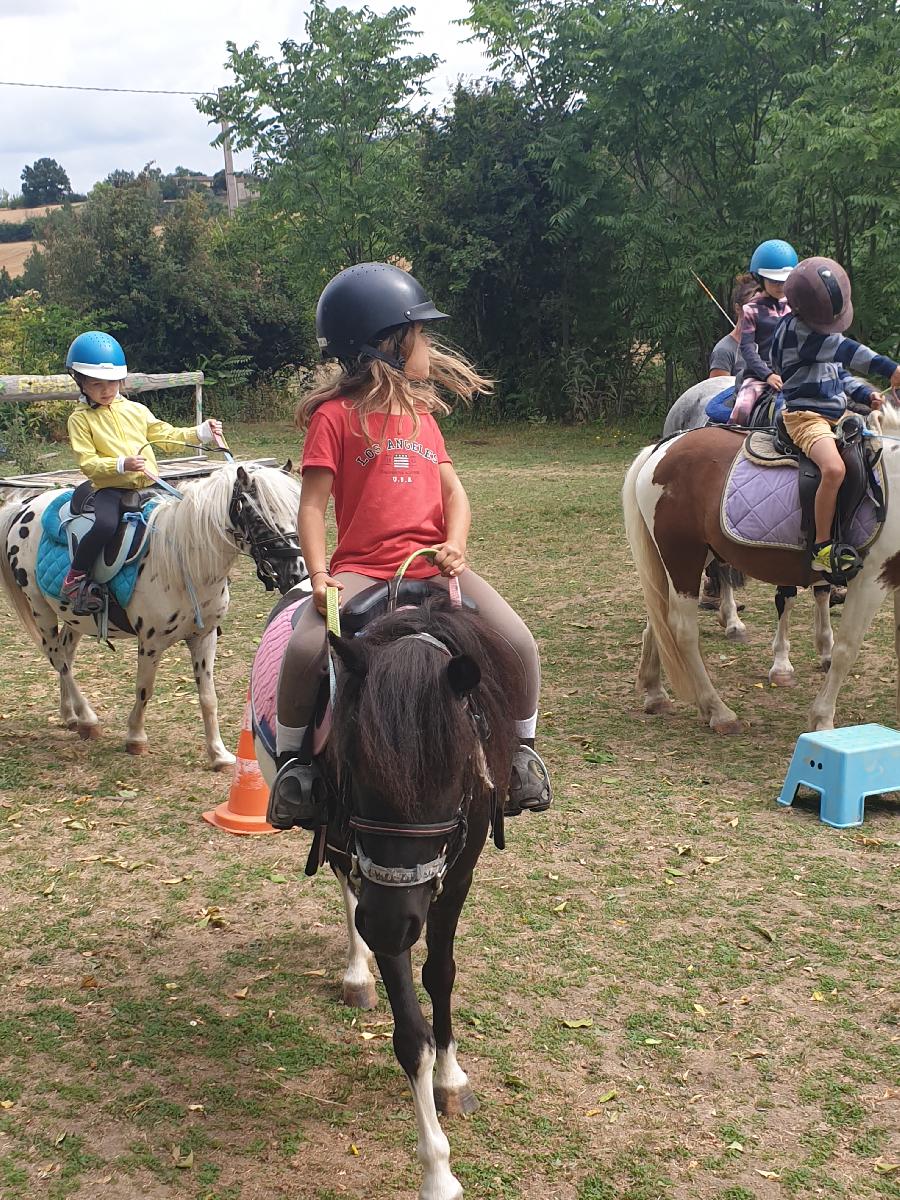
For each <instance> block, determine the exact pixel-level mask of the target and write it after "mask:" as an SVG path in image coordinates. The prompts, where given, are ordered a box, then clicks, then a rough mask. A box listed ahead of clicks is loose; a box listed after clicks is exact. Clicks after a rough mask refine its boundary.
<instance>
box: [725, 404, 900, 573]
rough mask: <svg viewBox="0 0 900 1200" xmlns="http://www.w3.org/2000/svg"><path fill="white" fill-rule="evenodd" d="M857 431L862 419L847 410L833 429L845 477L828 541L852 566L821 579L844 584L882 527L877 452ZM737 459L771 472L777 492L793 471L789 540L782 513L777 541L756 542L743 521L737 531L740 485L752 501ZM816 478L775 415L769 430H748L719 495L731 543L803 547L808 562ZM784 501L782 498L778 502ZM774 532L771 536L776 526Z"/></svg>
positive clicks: (758, 503) (768, 538) (881, 485)
mask: <svg viewBox="0 0 900 1200" xmlns="http://www.w3.org/2000/svg"><path fill="white" fill-rule="evenodd" d="M863 428H864V425H863V421H862V419H861V418H860V417H859V416H858V415H857V414H856V413H852V412H851V413H847V414H845V416H844V417H843V418H842V419H841V421H840V423H839V424H838V426H837V428H836V429H835V433H836V435H837V446H838V450H839V451H840V454H841V458H842V459H843V462H844V466H845V469H846V474H845V477H844V482H843V484H842V486H841V490H840V492H839V493H838V500H837V509H836V512H835V519H834V524H833V527H832V542H833V544H834V547H835V554H836V556H837V554H842V555H844V556H846V557H848V558H851V559H853V565H852V566H851V567H850V568H849V569H848V570H846V571H844V572H842V573H841V574H840V576H839V575H837V574H836V573H835V574H833V575H832V574H829V575H826V578H827V579H828V580H829V582H831V583H846V582H848V581H849V580H850V579H852V578H853V577H854V576H855V575H857V574H858V573H859V571H860V570H861V569H862V565H863V553H861V552H864V551H865V549H867V548H868V546H869V545H871V543H872V542H873V541H874V540H875V537H877V535H878V533H879V531H880V529H881V526H882V525H883V524H884V519H885V514H886V499H885V488H884V480H883V475H882V474H881V471H880V469H879V460H880V458H881V449H880V448H877V449H876V448H874V447H873V446H872V443H871V442H870V441H868V440H866V439H865V438H863V436H862V431H863ZM742 461H743V463H745V464H751V465H752V466H753V467H754V468H758V467H762V468H769V469H771V487H772V489H773V490H775V491H777V490H779V489H780V490H781V491H782V492H783V493H786V492H787V491H788V489H789V487H790V480H787V479H786V478H785V476H786V475H789V476H792V477H793V473H794V471H796V472H797V474H796V476H795V477H794V478H795V480H796V492H794V495H795V497H796V496H797V495H799V530H797V531H794V530H792V531H791V532H792V535H793V536H791V535H788V533H787V528H788V526H789V525H790V517H791V514H790V513H788V512H785V513H784V515H783V518H782V520H781V522H779V524H780V525H781V527H782V532H783V533H784V538H783V540H779V539H778V537H777V536H776V537H773V536H761V535H760V534H759V533H758V532H757V539H758V540H757V539H754V538H752V537H750V536H748V535H747V529H748V523H747V522H745V523H744V526H743V528H741V529H738V527H737V526H738V522H736V521H735V516H736V514H737V513H738V511H739V510H738V508H737V507H736V506H735V504H734V499H735V495H734V494H735V492H737V491H740V490H741V488H742V487H743V488H744V491H745V500H747V501H750V502H751V503H752V502H753V499H754V497H753V493H752V490H751V488H750V486H749V483H750V481H747V480H746V479H743V480H742V478H741V469H740V467H739V464H740V463H741V462H742ZM767 474H769V472H767V471H764V472H763V475H767ZM820 478H821V472H820V471H819V468H818V467H817V466H816V464H815V463H814V462H813V461H812V460H811V459H810V458H808V457H807V456H806V455H805V454H803V452H802V451H801V450H800V449H799V447H798V446H796V445H795V444H794V442H793V441H792V440H791V438H790V435H789V434H788V432H787V429H786V428H785V426H784V422H783V420H782V417H781V414H780V413H779V414H778V415H777V416H776V418H775V424H774V428H772V429H759V430H754V431H753V432H751V433H750V434H749V436H748V437H747V438H746V439H745V442H744V446H743V449H742V451H741V453H740V454H739V455H738V458H737V460H736V462H735V466H734V467H732V470H731V472H730V474H729V479H728V483H727V485H726V490H725V496H723V529H724V531H725V532H726V533H727V534H728V535H729V537H732V538H733V539H734V540H736V541H744V542H747V543H749V544H755V545H760V544H763V543H768V544H770V545H783V546H785V548H791V549H803V550H805V551H806V553H807V554H808V555H809V557H810V559H812V554H813V545H814V541H815V511H814V510H815V497H816V491H817V489H818V486H819V480H820ZM767 490H768V489H767ZM785 502H786V497H785V500H783V501H782V503H785ZM794 503H796V500H795V501H794ZM755 506H756V507H757V509H758V508H760V507H761V497H759V496H756V498H755ZM770 532H771V531H770ZM774 532H776V533H777V527H776V530H775V531H774Z"/></svg>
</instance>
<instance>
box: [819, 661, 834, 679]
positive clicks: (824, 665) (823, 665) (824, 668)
mask: <svg viewBox="0 0 900 1200" xmlns="http://www.w3.org/2000/svg"><path fill="white" fill-rule="evenodd" d="M819 670H820V671H821V672H822V674H823V675H827V674H828V672H829V671H830V670H831V659H830V658H823V659H822V661H821V662H820V663H819Z"/></svg>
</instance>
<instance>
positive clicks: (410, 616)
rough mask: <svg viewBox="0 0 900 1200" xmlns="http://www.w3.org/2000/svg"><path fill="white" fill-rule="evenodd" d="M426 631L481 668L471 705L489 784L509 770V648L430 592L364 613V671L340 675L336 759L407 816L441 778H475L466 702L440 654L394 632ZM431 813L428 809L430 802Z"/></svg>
mask: <svg viewBox="0 0 900 1200" xmlns="http://www.w3.org/2000/svg"><path fill="white" fill-rule="evenodd" d="M413 633H429V634H431V636H432V637H435V638H437V639H438V641H440V642H443V644H444V645H445V646H446V647H447V649H448V650H450V652H451V653H452V654H454V655H456V654H467V655H469V657H471V658H473V659H474V660H475V662H477V663H478V666H479V668H480V670H481V682H480V683H479V684H478V686H477V687H476V688H475V689H474V690H473V691H472V693H471V694H470V703H471V705H472V706H474V708H475V710H476V711H477V713H478V714H479V717H480V718H482V719H483V727H484V728H485V729H486V730H488V731H489V733H488V735H487V736H484V737H483V739H482V748H483V751H484V756H485V761H486V766H487V769H488V772H489V774H490V777H491V778H492V779H493V780H495V781H496V783H497V784H498V786H500V787H505V786H506V782H507V780H508V778H509V772H510V765H511V762H512V754H513V748H514V745H515V738H514V723H513V718H512V709H511V704H510V697H511V693H512V691H513V688H514V683H515V679H516V671H517V669H518V665H517V663H516V661H515V659H514V658H513V657H512V654H511V651H510V650H509V648H508V646H507V645H506V643H505V642H503V641H502V640H501V639H500V638H498V637H497V635H496V634H495V633H494V632H493V631H492V630H491V629H490V628H489V627H488V626H487V625H485V624H484V622H483V621H482V620H481V619H480V618H479V617H478V616H476V615H475V614H474V613H472V612H470V611H467V610H465V609H454V608H452V607H451V606H450V602H449V600H448V599H446V598H445V597H443V596H436V597H433V598H430V599H429V600H427V601H426V602H425V603H424V604H422V605H421V606H419V607H418V608H414V609H403V610H401V611H399V612H396V613H390V614H388V615H386V616H384V617H381V618H379V619H378V620H376V621H373V622H372V624H371V625H369V626H367V628H366V632H365V635H364V636H363V638H362V641H363V642H364V643H365V646H366V657H367V662H368V670H367V672H366V674H365V676H364V677H361V676H359V675H357V674H355V673H354V672H352V671H349V670H348V671H343V672H342V673H341V678H340V684H339V691H338V698H337V702H336V704H335V710H334V723H335V724H334V738H333V744H334V746H335V749H336V752H337V755H338V762H339V763H349V764H351V768H355V769H356V770H357V771H359V772H360V774H361V776H363V777H364V778H365V780H366V784H367V785H368V786H371V787H372V788H373V789H374V790H375V791H377V792H378V793H379V794H380V795H382V796H384V797H385V798H386V799H387V800H388V801H389V803H390V805H391V808H392V809H393V810H395V811H396V813H397V815H398V817H400V818H402V819H406V820H410V821H417V820H421V819H422V818H423V817H425V816H426V815H428V811H427V810H426V808H425V806H426V805H428V803H429V801H432V800H433V799H434V797H435V796H436V795H440V794H441V793H442V792H443V791H445V789H446V786H447V783H448V781H449V780H452V779H455V778H459V777H463V778H465V780H466V785H467V786H469V785H472V784H474V783H475V782H476V780H475V778H474V777H475V775H476V774H477V768H476V764H475V762H474V753H475V750H476V747H477V743H478V741H479V735H478V733H477V732H476V729H475V726H474V724H473V720H472V714H471V710H470V707H469V706H468V705H466V704H465V703H463V702H462V701H461V700H460V698H459V696H458V695H457V694H456V693H455V692H454V691H453V690H452V688H451V687H450V684H449V682H448V679H447V664H448V661H449V660H448V659H447V657H446V656H445V655H443V654H441V653H439V652H438V651H437V650H436V649H435V647H433V646H430V645H428V644H427V643H426V642H422V641H406V642H403V643H402V644H399V639H400V638H402V637H405V636H406V635H408V634H413ZM430 813H431V817H432V819H435V818H434V814H433V808H432V809H431V810H430Z"/></svg>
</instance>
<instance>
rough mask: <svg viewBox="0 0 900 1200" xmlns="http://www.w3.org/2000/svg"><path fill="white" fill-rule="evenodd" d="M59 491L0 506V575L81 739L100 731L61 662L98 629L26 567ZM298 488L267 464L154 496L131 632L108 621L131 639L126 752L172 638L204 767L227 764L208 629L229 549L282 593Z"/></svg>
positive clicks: (68, 666) (290, 578)
mask: <svg viewBox="0 0 900 1200" xmlns="http://www.w3.org/2000/svg"><path fill="white" fill-rule="evenodd" d="M58 494H59V493H58V492H42V493H41V494H40V495H38V496H34V497H32V498H30V499H26V500H22V499H21V498H19V497H14V498H12V499H9V500H7V501H6V502H5V503H4V504H3V505H2V507H0V576H2V579H3V583H4V586H5V587H6V590H7V591H8V593H9V596H10V599H11V600H12V603H13V606H14V608H15V611H16V612H17V613H18V616H19V619H20V621H21V622H22V624H23V625H24V626H25V628H26V630H27V631H28V633H29V635H30V636H31V638H32V640H33V641H34V642H35V644H36V645H37V646H39V647H40V648H41V649H42V650H43V652H44V654H45V655H46V656H47V659H48V660H49V662H50V665H51V666H52V667H53V669H54V670H55V671H56V672H57V673H58V674H59V690H60V716H61V717H62V720H63V723H64V724H65V725H66V726H67V727H68V728H69V729H73V730H77V731H78V733H79V735H80V736H81V737H83V738H95V737H98V736H99V734H100V722H99V719H98V717H97V714H96V713H95V712H94V710H93V709H92V708H91V706H90V704H89V703H88V701H87V700H86V699H85V697H84V694H83V693H82V691H81V689H80V688H79V686H78V684H77V683H76V682H75V678H74V675H73V673H72V663H73V660H74V658H75V652H76V650H77V649H78V643H79V642H80V641H81V638H82V637H83V636H84V634H85V633H88V634H91V633H96V632H97V624H96V622H95V619H94V617H92V616H85V617H76V616H73V614H72V612H71V608H70V605H69V603H68V602H66V601H59V600H53V599H51V598H49V597H48V596H46V595H44V593H43V592H42V591H41V589H40V588H39V586H38V582H37V573H36V562H37V553H38V546H39V544H40V540H41V533H42V528H41V517H42V515H43V513H44V510H45V509H46V508H47V506H48V505H49V504H50V502H51V501H52V500H53V499H54V497H55V496H56V495H58ZM299 501H300V483H299V480H298V479H297V478H296V476H294V475H292V474H291V473H290V463H288V464H287V465H286V467H285V469H284V470H282V469H279V468H277V467H254V466H247V467H246V468H245V467H243V466H238V465H237V464H228V465H226V466H223V467H220V468H219V469H217V470H216V471H214V472H213V473H212V474H211V475H209V476H207V477H206V478H204V479H201V480H199V481H197V482H194V483H189V484H185V485H184V495H183V498H182V499H180V500H176V499H173V498H168V497H163V498H162V500H161V503H160V505H159V507H158V508H157V510H156V511H155V512H154V513H153V515H152V517H151V522H150V528H149V529H148V532H147V534H146V536H147V538H148V545H147V550H146V553H145V555H144V557H143V559H142V560H141V563H140V566H139V568H138V577H137V582H136V584H135V588H134V593H133V594H132V597H131V599H130V601H129V603H128V605H127V606H126V608H125V609H124V612H125V616H126V617H127V619H128V622H127V623H128V624H129V625H130V627H131V628H130V630H125V629H119V628H116V627H114V624H113V621H112V620H110V622H109V636H110V637H111V638H121V637H137V639H138V660H137V679H136V681H135V703H134V707H133V708H132V710H131V713H130V715H129V718H128V732H127V736H126V741H125V748H126V750H127V751H128V753H129V754H145V753H146V752H147V734H146V732H145V731H144V711H145V709H146V707H147V704H148V703H149V701H150V697H151V695H152V694H153V683H154V680H155V678H156V671H157V668H158V666H159V660H160V659H161V658H162V656H163V653H164V652H165V651H166V649H168V647H169V646H171V645H172V643H173V642H177V641H179V640H182V641H184V642H185V643H186V644H187V646H188V649H189V650H190V652H191V661H192V663H193V668H194V680H195V682H196V684H197V692H198V695H199V697H200V710H201V712H202V714H203V725H204V730H205V734H206V751H207V754H208V755H209V759H210V762H211V764H212V767H213V769H214V770H222V769H224V768H225V767H228V766H230V765H231V764H232V763H233V762H234V755H233V754H230V753H229V752H228V751H227V750H226V749H225V746H224V744H223V742H222V738H221V736H220V734H219V720H218V704H217V700H216V689H215V683H214V679H213V669H214V665H215V659H216V640H217V636H218V626H219V624H220V622H221V621H222V619H223V617H224V616H225V614H226V612H227V611H228V601H229V595H228V572H229V570H230V568H231V566H232V564H233V563H234V561H235V559H236V558H237V556H238V554H240V553H244V554H248V555H250V556H251V557H252V558H253V560H254V561H255V563H256V567H257V574H258V575H259V577H260V579H261V580H262V581H263V582H264V583H266V586H267V588H271V587H273V586H276V585H277V586H278V588H279V590H280V591H282V592H285V591H287V590H288V588H290V587H292V586H293V585H294V584H296V583H299V582H300V580H301V579H302V578H303V577H304V576H305V574H306V572H305V568H304V566H303V560H302V558H301V557H300V551H299V547H298V542H297V527H296V521H297V509H298V506H299Z"/></svg>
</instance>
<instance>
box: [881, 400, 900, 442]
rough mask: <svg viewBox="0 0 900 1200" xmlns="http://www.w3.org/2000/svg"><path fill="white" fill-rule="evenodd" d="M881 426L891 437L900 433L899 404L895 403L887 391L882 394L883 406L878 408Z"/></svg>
mask: <svg viewBox="0 0 900 1200" xmlns="http://www.w3.org/2000/svg"><path fill="white" fill-rule="evenodd" d="M880 416H881V428H882V430H883V431H884V432H885V433H889V434H890V435H891V436H892V437H897V436H898V435H900V404H896V403H895V402H894V400H893V398H892V396H891V393H890V392H889V391H886V392H885V394H884V407H883V408H882V409H881V410H880Z"/></svg>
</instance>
